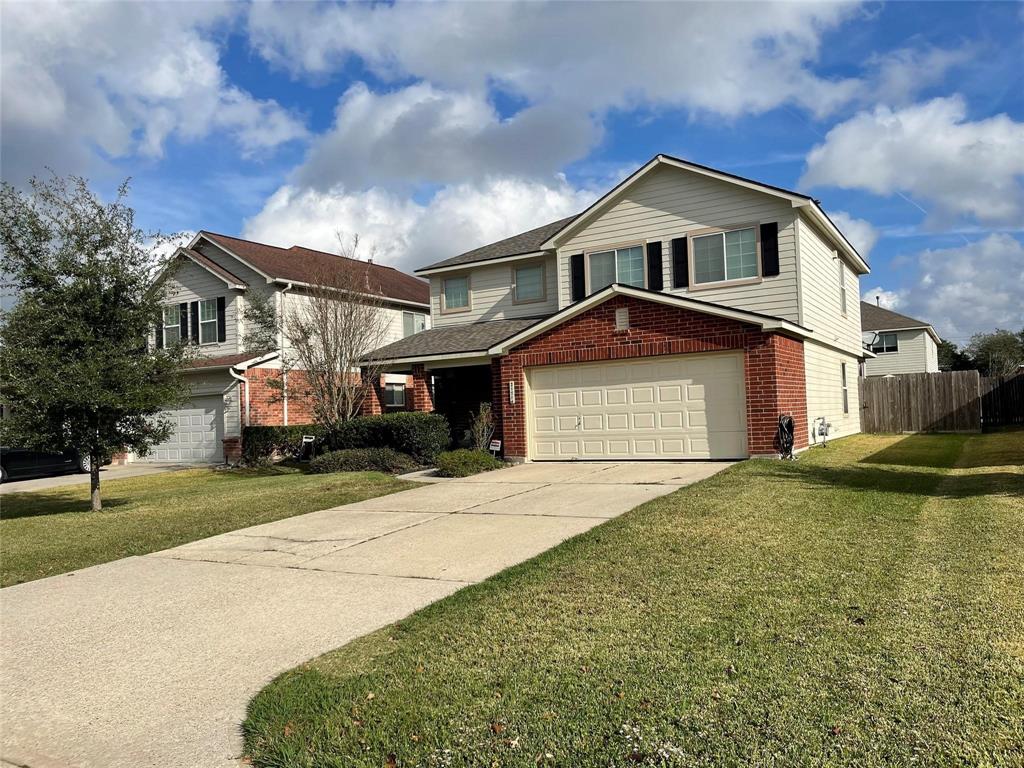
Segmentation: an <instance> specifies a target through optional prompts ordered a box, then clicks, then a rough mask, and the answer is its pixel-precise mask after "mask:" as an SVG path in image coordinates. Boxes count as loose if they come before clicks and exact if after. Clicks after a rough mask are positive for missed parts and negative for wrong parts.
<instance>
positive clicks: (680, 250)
mask: <svg viewBox="0 0 1024 768" xmlns="http://www.w3.org/2000/svg"><path fill="white" fill-rule="evenodd" d="M688 247H689V246H688V245H687V242H686V238H685V237H677V238H675V239H673V240H672V287H673V288H686V287H687V286H688V285H689V284H690V259H689V256H688V251H687V249H688Z"/></svg>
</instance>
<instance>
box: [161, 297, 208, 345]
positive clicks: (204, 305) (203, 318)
mask: <svg viewBox="0 0 1024 768" xmlns="http://www.w3.org/2000/svg"><path fill="white" fill-rule="evenodd" d="M164 338H165V339H166V336H165V337H164ZM199 343H200V344H216V343H217V300H216V299H203V300H202V301H200V302H199Z"/></svg>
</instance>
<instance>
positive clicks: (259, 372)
mask: <svg viewBox="0 0 1024 768" xmlns="http://www.w3.org/2000/svg"><path fill="white" fill-rule="evenodd" d="M245 378H246V379H247V380H248V381H249V384H248V386H249V424H251V425H252V426H274V427H276V426H280V425H282V424H284V400H283V398H282V395H283V392H282V390H281V389H280V388H279V387H276V386H272V385H271V384H270V383H269V382H270V381H271V380H275V381H280V378H281V371H280V370H278V369H276V368H250V369H249V370H248V371H246V373H245ZM305 390H306V375H305V373H303V372H302V371H291V372H289V373H288V390H287V391H288V423H289V424H312V423H313V409H312V407H311V402H310V399H309V397H308V395H306V393H305ZM243 416H244V408H243Z"/></svg>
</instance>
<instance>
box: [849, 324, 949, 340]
mask: <svg viewBox="0 0 1024 768" xmlns="http://www.w3.org/2000/svg"><path fill="white" fill-rule="evenodd" d="M900 331H928V335H929V336H931V337H932V340H933V341H934V342H935V343H936V344H939V343H941V342H942V339H941V338H939V334H937V333H936V332H935V329H934V328H932V327H931V326H930V325H912V326H910V327H909V328H879V329H878V330H877V331H876V330H871V331H867V333H874V334H876V335H877V334H879V333H899V332H900Z"/></svg>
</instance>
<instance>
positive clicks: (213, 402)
mask: <svg viewBox="0 0 1024 768" xmlns="http://www.w3.org/2000/svg"><path fill="white" fill-rule="evenodd" d="M162 416H163V418H164V419H165V420H166V421H168V422H169V423H170V425H171V434H170V435H169V436H168V438H167V440H166V441H164V442H163V443H160V444H159V445H156V446H154V448H153V450H152V451H151V452H150V454H149V455H148V456H146V457H144V459H143V460H146V461H165V462H176V463H182V464H213V463H218V462H221V461H223V460H224V444H223V442H222V441H223V439H224V434H223V433H224V399H223V398H222V397H221V396H220V395H216V396H206V397H195V398H193V400H192V403H191V405H190V407H188V408H180V409H177V410H173V411H166V412H164V413H163V414H162Z"/></svg>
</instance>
